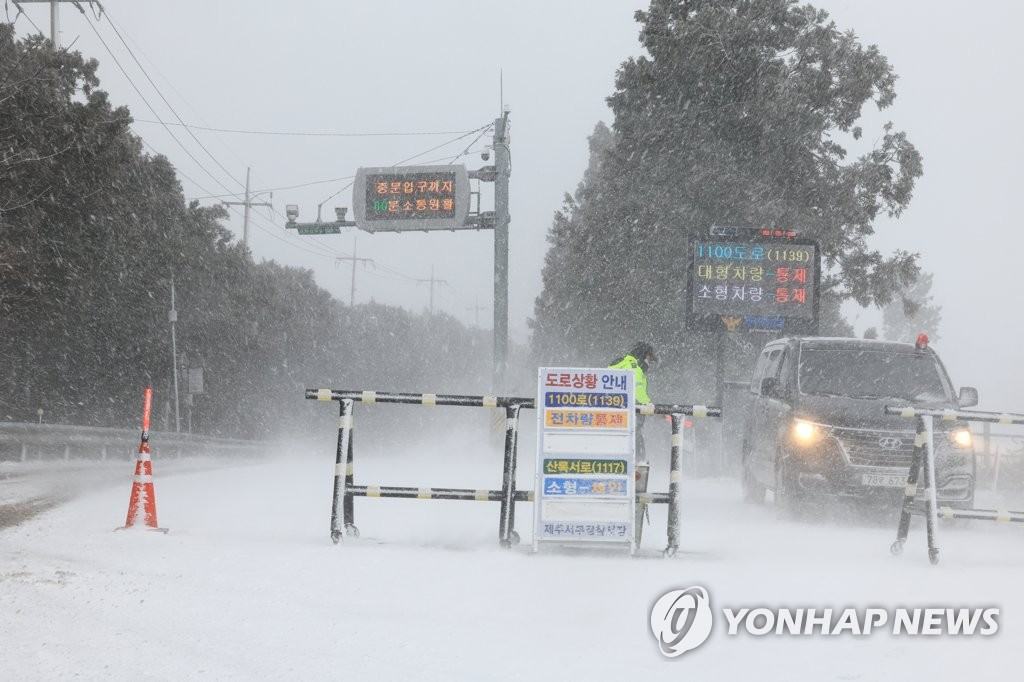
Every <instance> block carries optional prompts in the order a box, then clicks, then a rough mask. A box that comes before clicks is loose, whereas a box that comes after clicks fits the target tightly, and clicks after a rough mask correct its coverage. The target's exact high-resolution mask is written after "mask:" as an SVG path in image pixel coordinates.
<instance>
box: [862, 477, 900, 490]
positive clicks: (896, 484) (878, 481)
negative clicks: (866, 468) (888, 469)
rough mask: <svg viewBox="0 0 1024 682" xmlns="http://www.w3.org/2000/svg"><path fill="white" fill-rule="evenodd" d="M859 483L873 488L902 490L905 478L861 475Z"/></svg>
mask: <svg viewBox="0 0 1024 682" xmlns="http://www.w3.org/2000/svg"><path fill="white" fill-rule="evenodd" d="M860 482H861V483H863V484H864V485H869V486H872V487H874V488H902V487H903V486H905V485H906V484H907V477H906V476H903V475H900V474H863V475H862V476H861V478H860Z"/></svg>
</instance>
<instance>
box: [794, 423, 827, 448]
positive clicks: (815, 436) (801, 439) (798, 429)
mask: <svg viewBox="0 0 1024 682" xmlns="http://www.w3.org/2000/svg"><path fill="white" fill-rule="evenodd" d="M791 433H792V435H793V440H794V441H795V442H797V443H799V444H800V445H810V444H811V443H816V442H817V441H818V440H820V439H821V436H822V431H821V428H820V427H819V426H818V425H817V424H814V423H812V422H805V421H803V420H802V419H797V420H795V421H794V422H793V428H792V430H791Z"/></svg>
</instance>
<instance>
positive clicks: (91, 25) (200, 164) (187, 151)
mask: <svg viewBox="0 0 1024 682" xmlns="http://www.w3.org/2000/svg"><path fill="white" fill-rule="evenodd" d="M85 23H87V24H88V25H89V27H90V28H91V29H92V31H93V33H95V34H96V37H97V38H98V39H99V41H100V42H101V43H102V44H103V47H104V48H106V50H107V53H108V54H109V55H110V58H111V59H113V60H114V64H116V65H117V68H118V69H120V70H121V73H122V74H123V75H124V77H125V78H126V79H127V80H128V83H129V84H130V85H131V86H132V88H133V89H134V90H135V93H136V94H137V95H138V96H139V98H140V99H142V101H143V103H144V104H145V105H146V106H147V107H148V108H149V110H150V111H151V112H153V115H154V116H156V117H157V118H158V119H159V118H160V115H159V114H158V113H156V109H154V108H153V105H152V104H150V103H149V100H148V99H146V96H145V95H143V94H142V91H141V90H139V87H138V86H137V85H136V84H135V81H133V80H132V78H131V76H129V75H128V72H127V71H126V70H125V68H124V66H122V65H121V62H120V61H119V60H118V59H117V57H116V56H115V55H114V52H113V50H111V49H110V46H109V45H108V44H107V41H106V40H104V39H103V36H102V35H100V32H99V31H98V30H97V29H96V27H95V26H94V25H93V22H91V21H87V22H85ZM164 129H165V130H166V131H167V134H168V135H170V136H171V138H172V139H173V140H174V141H175V142H176V143H177V144H178V146H179V147H181V149H182V151H184V152H185V154H187V155H188V157H189V158H190V159H192V161H194V162H195V164H196V165H197V166H199V168H200V169H201V170H202V171H203V172H204V173H206V174H207V175H209V176H210V178H211V179H212V180H213V181H214V182H216V183H217V184H218V185H220V186H221V187H222V188H223V189H224V190H225V191H226V192H231V189H230V188H228V187H227V185H225V184H224V183H223V182H221V181H220V179H218V178H217V177H216V176H215V175H214V174H213V173H211V172H210V171H209V170H208V169H207V168H206V166H204V165H203V164H202V163H200V161H199V159H197V158H196V157H195V155H194V154H193V153H192V152H190V151H189V150H188V148H187V147H186V146H185V145H184V144H183V143H182V142H181V140H179V139H178V137H177V136H176V135H175V134H174V133H173V132H172V131H171V128H170V126H168V125H166V124H164ZM232 196H238V194H233V195H232Z"/></svg>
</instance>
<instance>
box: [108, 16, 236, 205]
mask: <svg viewBox="0 0 1024 682" xmlns="http://www.w3.org/2000/svg"><path fill="white" fill-rule="evenodd" d="M106 14H107V20H108V21H109V22H110V27H111V28H112V29H114V33H115V34H116V35H117V37H118V38H119V39H120V41H121V44H122V45H124V49H126V50H128V54H129V55H131V58H132V60H134V61H135V64H136V66H138V67H139V70H140V71H142V75H143V76H145V77H146V80H148V81H149V84H150V85H151V86H153V90H155V91H156V94H158V95H159V96H160V99H162V100H163V102H164V104H166V105H167V108H168V109H170V110H171V113H172V114H174V117H175V118H176V119H178V122H179V123H181V125H182V126H183V127H184V128H185V130H186V131H187V132H188V134H189V135H190V136H191V137H192V139H193V140H195V141H196V144H198V145H199V148H200V149H202V150H203V151H204V152H206V155H207V156H209V157H210V158H211V159H212V160H213V162H214V163H215V164H217V166H219V167H220V169H221V170H222V171H224V173H225V174H226V175H227V176H228V177H229V178H231V179H232V180H234V181H235V182H237V183H238V184H239V185H241V184H242V181H241V180H239V179H238V178H236V177H235V176H234V175H232V174H231V171H229V170H228V169H227V168H225V167H224V164H222V163H221V162H220V161H218V160H217V157H215V156H214V155H213V154H211V153H210V150H209V149H207V148H206V145H204V144H203V143H202V142H201V141H200V140H199V138H198V137H196V135H195V133H193V132H192V130H191V128H189V126H187V125H185V122H184V121H183V120H182V118H181V116H179V115H178V112H177V111H176V110H175V108H174V107H173V106H171V103H170V102H168V101H167V98H166V97H164V93H162V92H161V91H160V88H158V87H157V85H156V83H154V82H153V79H152V78H150V76H149V72H147V71H146V69H145V67H143V66H142V63H141V62H140V61H139V59H138V57H136V56H135V53H134V52H132V48H130V47H129V46H128V43H127V42H126V41H125V39H124V36H122V35H121V31H119V30H118V28H117V24H115V23H114V18H113V17H112V16H110V12H109V11H108V12H107V13H106ZM154 113H156V112H154ZM157 118H159V116H158V117H157ZM164 127H167V125H166V124H164Z"/></svg>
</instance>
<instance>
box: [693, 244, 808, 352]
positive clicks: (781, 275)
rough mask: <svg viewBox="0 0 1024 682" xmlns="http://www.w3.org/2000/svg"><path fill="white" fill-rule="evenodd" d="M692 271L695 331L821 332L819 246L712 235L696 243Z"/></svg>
mask: <svg viewBox="0 0 1024 682" xmlns="http://www.w3.org/2000/svg"><path fill="white" fill-rule="evenodd" d="M687 268H688V278H687V295H686V311H685V312H686V321H687V322H686V324H687V327H688V328H689V329H703V330H725V331H738V330H753V329H759V330H775V331H781V332H786V333H795V334H817V333H818V288H819V283H820V278H821V254H820V251H819V249H818V245H817V243H815V242H812V241H799V240H796V239H770V238H750V237H724V236H711V237H708V238H707V239H697V240H694V241H692V242H691V243H690V256H689V260H688V263H687Z"/></svg>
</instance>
